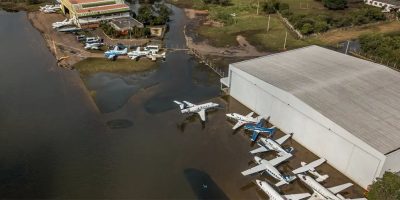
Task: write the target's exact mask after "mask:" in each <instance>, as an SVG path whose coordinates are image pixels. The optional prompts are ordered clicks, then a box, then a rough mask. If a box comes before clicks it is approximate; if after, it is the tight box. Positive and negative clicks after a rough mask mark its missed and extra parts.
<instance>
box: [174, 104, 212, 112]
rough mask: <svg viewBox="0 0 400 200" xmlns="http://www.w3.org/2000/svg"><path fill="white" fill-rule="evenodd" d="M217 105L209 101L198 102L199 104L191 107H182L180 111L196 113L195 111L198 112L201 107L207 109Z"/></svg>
mask: <svg viewBox="0 0 400 200" xmlns="http://www.w3.org/2000/svg"><path fill="white" fill-rule="evenodd" d="M218 106H219V105H218V104H216V103H212V102H210V103H205V104H200V105H196V106H192V107H189V108H185V109H182V110H181V112H182V113H197V112H200V111H201V110H203V109H204V110H207V109H211V108H215V107H218Z"/></svg>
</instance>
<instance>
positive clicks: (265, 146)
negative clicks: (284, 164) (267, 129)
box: [250, 134, 293, 156]
mask: <svg viewBox="0 0 400 200" xmlns="http://www.w3.org/2000/svg"><path fill="white" fill-rule="evenodd" d="M292 135H293V134H286V135H284V136H282V137H281V138H279V139H277V140H273V139H271V138H264V137H262V138H260V140H259V141H258V142H257V144H258V146H260V147H259V148H257V149H254V150H252V151H250V153H251V154H256V153H262V152H267V151H271V150H273V151H275V152H277V153H278V155H279V156H283V155H285V154H290V153H291V152H292V151H293V147H289V148H287V149H284V148H282V146H281V145H282V144H283V143H284V142H285V141H286V140H287V139H289V138H290V137H291V136H292Z"/></svg>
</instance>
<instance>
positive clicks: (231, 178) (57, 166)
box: [0, 8, 361, 199]
mask: <svg viewBox="0 0 400 200" xmlns="http://www.w3.org/2000/svg"><path fill="white" fill-rule="evenodd" d="M174 11H175V15H174V17H173V19H174V21H173V22H172V24H175V25H174V26H175V27H182V26H183V25H184V23H185V18H184V16H183V12H182V11H181V10H179V9H176V8H174ZM0 27H1V28H0V44H1V45H0V198H69V199H70V198H75V199H77V198H119V199H121V198H125V199H126V198H129V199H156V198H158V199H261V198H262V199H265V198H266V195H265V194H263V193H262V192H260V191H259V190H257V189H256V187H255V186H254V184H253V183H252V180H254V179H255V178H256V177H243V176H242V175H241V174H240V172H241V171H242V170H245V169H247V168H249V166H253V165H254V162H252V156H251V155H250V154H249V153H248V151H249V150H251V149H253V148H254V147H255V146H254V144H253V143H250V142H249V140H248V136H246V135H245V134H243V131H236V132H233V131H232V129H231V128H232V124H231V123H229V122H228V121H227V120H226V118H225V113H226V112H238V113H247V112H249V110H248V109H247V108H245V107H244V106H242V105H240V104H239V103H238V102H236V101H234V100H232V99H229V98H228V99H227V100H225V99H224V98H220V97H219V84H218V77H216V76H215V75H214V74H213V73H212V72H211V70H210V69H208V68H207V67H205V66H203V65H200V64H198V63H197V62H196V61H195V60H194V59H193V58H192V57H191V56H189V55H186V54H185V53H184V52H180V51H175V52H171V53H169V54H168V56H167V60H166V62H164V63H161V64H160V67H159V68H158V69H156V70H154V71H149V72H146V73H144V74H135V75H126V76H121V75H115V74H105V73H99V74H96V75H94V76H93V77H92V79H90V80H89V81H88V83H89V84H88V87H91V88H92V89H96V91H97V95H98V97H99V99H97V103H98V105H99V107H97V106H96V104H95V102H94V101H93V100H92V99H91V97H90V95H89V93H88V91H87V89H86V87H85V85H84V83H83V82H82V80H81V79H80V77H79V74H78V73H77V72H76V71H69V70H66V69H62V68H59V67H57V65H56V60H55V59H54V57H53V56H52V55H51V53H50V51H49V50H48V49H47V48H46V45H45V42H44V40H43V38H42V37H41V36H40V34H39V32H38V31H36V30H35V29H34V28H33V27H32V26H31V24H30V23H29V21H28V20H27V17H26V13H24V12H18V13H6V12H1V11H0ZM167 42H174V43H177V44H184V38H183V33H182V32H181V30H179V29H178V28H171V32H170V34H168V36H167ZM172 99H177V100H189V101H193V103H198V102H202V101H214V102H217V103H220V104H221V105H222V107H223V108H221V109H219V110H217V111H215V112H210V113H208V115H207V117H208V121H207V122H206V123H205V124H202V123H200V121H199V119H198V117H197V116H193V117H190V116H184V115H181V114H180V113H179V112H178V109H177V106H176V105H174V104H173V103H172V102H171V100H172ZM227 101H228V102H227ZM99 108H100V110H99ZM102 111H103V112H102ZM104 111H107V112H104ZM286 145H291V146H294V147H295V149H296V153H295V156H294V158H293V159H291V160H290V161H289V162H288V164H287V165H286V164H283V165H282V166H281V167H280V169H281V170H283V171H286V172H287V171H289V170H291V169H294V167H298V166H299V165H300V161H306V162H310V161H312V160H314V159H316V156H315V155H313V154H312V153H310V152H308V151H306V150H305V149H304V148H302V147H301V146H300V145H298V144H297V143H296V142H295V141H290V142H288V143H287V144H286ZM297 150H298V151H297ZM271 156H273V154H270V155H269V157H271ZM321 169H323V171H322V172H323V173H328V174H329V175H330V176H331V178H330V179H329V182H328V184H329V186H332V185H333V184H340V183H343V182H346V181H348V179H347V178H346V177H344V176H340V175H338V173H337V171H335V170H334V169H333V168H331V167H329V166H328V165H326V164H325V165H324V166H322V167H321ZM264 177H265V175H264ZM270 179H271V178H270ZM272 181H274V180H272ZM275 182H276V181H275ZM354 188H355V189H354ZM282 190H283V191H284V192H285V193H286V194H291V193H296V192H305V191H308V189H307V188H305V187H304V186H300V185H299V184H298V183H296V184H291V185H288V186H283V187H282ZM353 190H355V192H354V191H353ZM350 191H351V192H353V194H356V195H355V196H354V195H351V196H352V197H359V196H360V195H359V194H360V191H361V190H360V189H359V188H357V187H353V188H352V190H350ZM346 197H348V196H346Z"/></svg>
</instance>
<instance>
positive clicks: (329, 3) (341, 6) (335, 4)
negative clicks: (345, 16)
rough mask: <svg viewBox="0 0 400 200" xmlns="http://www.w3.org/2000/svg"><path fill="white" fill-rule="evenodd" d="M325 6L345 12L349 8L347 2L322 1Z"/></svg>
mask: <svg viewBox="0 0 400 200" xmlns="http://www.w3.org/2000/svg"><path fill="white" fill-rule="evenodd" d="M322 2H323V3H324V6H325V7H327V8H329V9H332V10H343V9H345V8H346V6H347V0H322Z"/></svg>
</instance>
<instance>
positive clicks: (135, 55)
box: [128, 47, 151, 60]
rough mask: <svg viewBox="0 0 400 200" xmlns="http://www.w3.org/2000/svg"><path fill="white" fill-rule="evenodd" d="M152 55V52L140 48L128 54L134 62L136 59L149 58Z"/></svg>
mask: <svg viewBox="0 0 400 200" xmlns="http://www.w3.org/2000/svg"><path fill="white" fill-rule="evenodd" d="M149 54H151V52H150V51H149V50H145V49H144V50H143V51H142V50H141V48H140V47H137V48H136V50H134V51H131V52H129V53H128V56H129V58H131V59H132V60H135V59H136V58H139V57H142V56H147V55H149Z"/></svg>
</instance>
